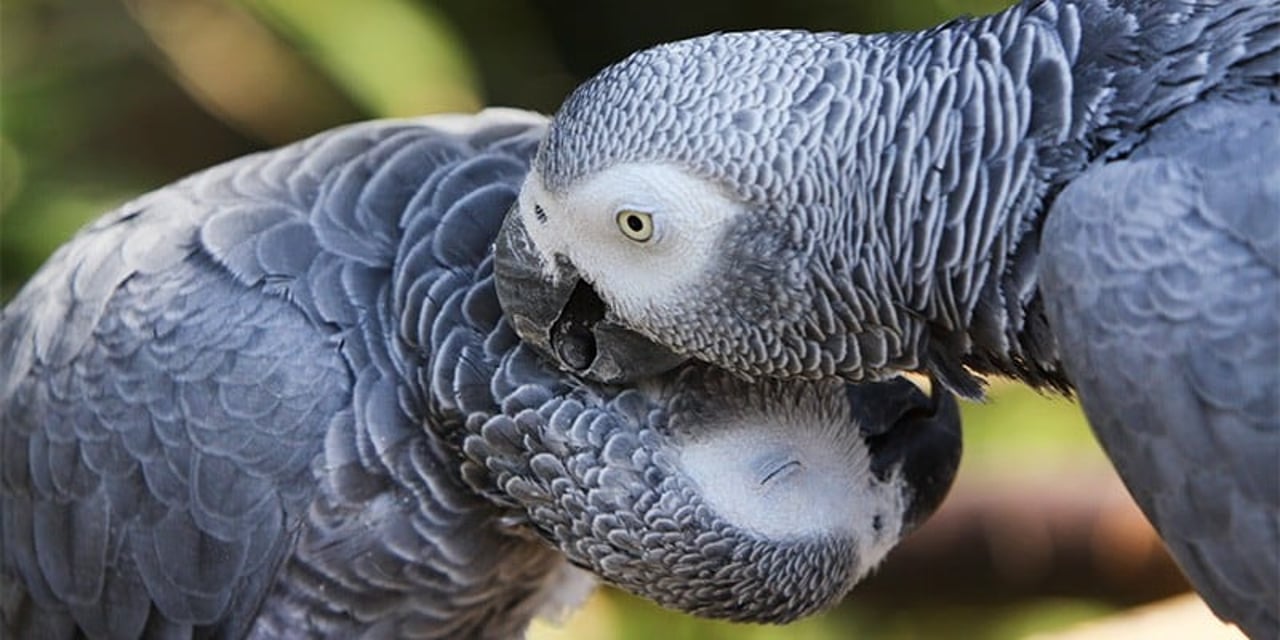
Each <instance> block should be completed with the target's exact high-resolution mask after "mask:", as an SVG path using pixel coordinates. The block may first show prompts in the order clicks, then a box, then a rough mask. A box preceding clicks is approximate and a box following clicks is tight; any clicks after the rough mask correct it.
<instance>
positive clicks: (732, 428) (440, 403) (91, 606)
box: [0, 111, 960, 640]
mask: <svg viewBox="0 0 1280 640" xmlns="http://www.w3.org/2000/svg"><path fill="white" fill-rule="evenodd" d="M544 129H545V119H544V118H541V117H539V116H534V115H531V114H524V113H520V112H512V111H491V112H487V113H485V114H481V115H478V116H474V117H432V118H425V119H421V120H412V121H386V122H374V123H365V124H361V125H355V126H351V127H346V128H342V129H339V130H336V131H333V132H328V133H324V134H321V135H318V136H315V137H313V138H311V139H308V140H306V141H303V142H300V143H298V144H295V145H291V146H288V147H285V148H283V149H279V150H276V151H271V152H267V153H262V154H256V155H253V156H249V157H246V158H242V159H239V160H236V161H233V162H230V163H227V164H224V165H221V166H218V167H215V168H212V169H209V170H207V171H204V172H201V173H199V174H196V175H194V176H191V177H190V178H187V179H185V180H182V181H180V182H178V183H175V184H173V185H170V186H167V187H164V188H162V189H159V190H157V191H154V192H152V193H150V194H147V195H145V196H143V197H141V198H139V199H137V200H135V201H133V202H130V203H128V204H125V205H124V206H122V207H121V208H120V209H118V210H117V211H115V212H112V213H110V214H108V215H106V216H105V217H103V218H102V219H100V220H99V221H98V222H96V223H94V224H92V225H91V226H90V227H88V228H87V229H85V230H84V231H83V232H81V233H80V234H79V235H77V236H76V237H75V238H74V239H72V240H71V241H70V242H69V243H67V244H66V245H65V246H63V247H62V248H61V249H59V251H58V252H57V253H56V254H55V255H54V256H53V257H51V258H50V260H49V262H48V263H46V264H45V265H44V267H42V268H41V270H40V271H39V272H38V273H37V274H36V275H35V276H34V277H33V278H32V279H31V281H30V282H28V283H27V284H26V286H25V287H24V288H23V289H22V291H21V292H20V293H19V294H18V295H17V297H16V298H15V299H14V300H13V301H11V302H10V303H9V304H8V306H6V307H5V308H4V309H3V311H0V361H3V363H4V366H3V368H0V420H2V423H0V453H2V455H3V458H2V460H0V543H2V545H3V546H2V549H0V634H2V635H3V637H5V638H13V639H15V640H20V639H22V640H25V639H31V640H55V639H58V638H83V637H88V638H136V637H146V638H188V637H200V638H239V637H256V638H281V637H287V638H304V637H329V638H352V637H386V638H512V637H519V636H520V635H522V633H523V631H524V629H525V627H526V626H527V625H528V624H529V622H530V620H531V619H532V618H533V617H534V616H535V615H536V614H539V613H548V612H555V611H556V610H557V609H561V608H563V607H565V606H569V605H572V604H574V603H575V602H576V601H577V600H580V599H581V597H582V596H584V595H585V593H586V590H587V589H589V588H590V587H591V586H592V585H593V584H594V582H593V580H592V579H591V577H590V576H591V575H594V576H597V577H598V578H600V579H601V580H604V581H606V582H609V583H612V584H615V585H618V586H620V587H622V588H624V589H627V590H629V591H631V592H633V593H637V594H639V595H642V596H645V597H648V598H650V599H653V600H655V601H657V602H659V603H660V604H663V605H666V606H668V607H672V608H676V609H680V610H683V611H688V612H692V613H695V614H699V615H704V616H712V617H719V618H728V619H733V620H752V621H767V622H785V621H789V620H793V619H795V618H796V617H799V616H802V615H806V614H809V613H813V612H814V611H817V610H820V609H822V608H824V607H827V606H830V605H832V604H834V603H835V602H837V601H838V600H839V599H840V597H841V596H843V595H844V594H845V593H846V592H847V591H848V590H849V588H850V587H851V586H852V585H853V584H854V583H855V582H856V581H858V580H859V579H860V578H861V577H863V576H864V575H865V574H866V572H867V571H869V570H870V569H871V568H872V567H874V566H875V565H876V564H877V563H878V562H879V561H880V560H881V559H882V558H883V557H884V555H885V553H886V552H887V551H888V550H889V549H890V548H891V547H892V546H893V545H894V544H896V542H897V541H898V540H899V539H900V538H901V537H902V536H903V535H905V534H906V533H907V532H908V531H909V530H911V529H912V528H913V527H915V526H916V525H918V524H919V523H920V522H921V521H923V519H924V518H926V517H927V516H928V515H929V514H930V513H931V512H932V511H933V510H934V508H936V506H937V505H938V503H939V501H940V500H941V499H942V497H943V495H944V494H945V493H946V491H947V488H948V487H949V486H950V483H951V479H952V477H953V476H954V473H955V469H956V464H957V462H958V455H959V451H960V449H959V446H960V443H959V434H958V428H959V417H958V413H957V409H956V406H955V403H954V401H953V400H952V399H951V398H950V396H948V395H946V394H945V393H936V394H934V396H933V398H932V399H930V398H926V397H925V396H924V395H923V394H921V393H920V392H919V391H918V390H917V389H916V388H915V387H914V386H912V385H911V384H910V383H907V382H905V381H902V380H896V381H889V382H886V383H883V384H872V385H847V384H844V383H841V382H836V381H826V382H811V383H789V382H766V381H762V382H756V383H750V382H745V381H742V380H740V379H738V378H736V377H733V376H731V375H728V374H726V373H724V372H719V371H716V370H714V369H711V368H708V367H705V366H696V365H695V366H687V367H683V368H682V369H681V370H679V371H673V372H671V373H669V374H665V375H662V376H658V377H654V378H650V379H646V380H643V381H639V382H637V383H635V384H633V385H629V386H609V385H602V384H598V383H592V382H589V381H583V380H580V379H577V378H576V377H574V376H572V375H566V374H564V373H561V372H559V371H557V370H556V369H555V368H554V367H553V366H550V365H549V364H547V363H545V362H544V361H543V360H542V359H541V358H540V357H539V356H538V355H537V353H536V352H535V351H534V350H532V349H530V348H528V347H526V346H524V345H523V344H522V343H521V342H520V341H519V340H518V338H517V337H516V335H515V334H514V333H513V332H512V331H511V329H510V327H509V325H508V324H507V322H506V319H505V317H504V316H503V314H502V311H501V309H500V307H499V304H498V300H497V298H496V292H495V288H494V282H493V271H492V266H493V255H492V251H491V250H492V246H493V239H494V237H495V236H496V235H497V233H498V229H499V226H500V224H501V222H502V219H503V216H504V215H505V213H506V212H507V210H508V208H509V207H510V205H511V203H512V202H513V200H514V199H515V196H516V192H517V190H518V187H519V184H520V181H521V180H522V179H523V177H524V175H525V172H526V170H527V167H528V163H529V161H530V158H531V156H532V153H533V150H534V148H535V146H536V144H537V141H538V140H539V138H540V137H541V135H542V132H543V131H544ZM583 570H585V571H583Z"/></svg>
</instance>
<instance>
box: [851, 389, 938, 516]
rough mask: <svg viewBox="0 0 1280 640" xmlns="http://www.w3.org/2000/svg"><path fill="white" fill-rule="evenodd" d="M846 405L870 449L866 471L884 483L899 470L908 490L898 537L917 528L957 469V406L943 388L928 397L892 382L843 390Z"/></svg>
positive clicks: (931, 513)
mask: <svg viewBox="0 0 1280 640" xmlns="http://www.w3.org/2000/svg"><path fill="white" fill-rule="evenodd" d="M846 389H847V393H848V395H849V402H850V406H852V407H853V410H854V415H855V416H857V417H858V419H859V424H860V425H862V432H863V434H864V436H865V437H866V439H867V446H868V448H869V449H870V451H871V471H872V473H874V474H875V475H876V477H878V478H881V479H884V478H886V477H887V476H888V475H889V474H891V473H893V471H894V469H900V473H901V474H902V477H903V478H905V479H906V481H907V484H908V485H909V486H910V487H911V489H912V494H911V496H909V499H910V504H909V505H908V507H907V512H906V515H905V516H904V517H903V532H902V533H903V535H906V534H907V533H909V532H910V531H912V530H914V529H915V528H917V527H919V526H920V525H921V524H923V523H924V521H925V520H928V519H929V516H931V515H933V512H934V511H936V510H937V509H938V506H939V505H941V504H942V500H943V499H944V498H946V497H947V492H949V491H950V490H951V484H952V482H953V481H954V480H955V477H956V470H957V469H958V468H959V466H960V453H961V450H962V446H961V434H960V406H959V405H958V404H957V403H956V398H955V396H954V395H952V394H951V393H950V392H949V391H947V390H946V389H945V388H944V387H943V385H941V384H934V385H933V394H932V397H930V396H926V395H925V394H924V392H923V391H921V390H920V388H919V387H917V386H916V385H914V384H912V383H911V382H909V381H907V380H905V379H902V378H894V379H891V380H885V381H882V382H874V383H862V384H851V385H848V386H847V387H846Z"/></svg>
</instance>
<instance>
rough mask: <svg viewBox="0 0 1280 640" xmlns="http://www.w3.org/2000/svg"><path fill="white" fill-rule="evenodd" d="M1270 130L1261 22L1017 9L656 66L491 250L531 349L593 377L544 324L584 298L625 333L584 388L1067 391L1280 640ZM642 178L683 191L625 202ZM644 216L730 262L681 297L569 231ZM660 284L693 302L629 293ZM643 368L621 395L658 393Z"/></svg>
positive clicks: (578, 139) (590, 110)
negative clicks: (1011, 382)
mask: <svg viewBox="0 0 1280 640" xmlns="http://www.w3.org/2000/svg"><path fill="white" fill-rule="evenodd" d="M1277 105H1280V4H1277V3H1276V2H1274V1H1273V0H1267V1H1263V2H1256V1H1253V0H1212V1H1206V2H1196V1H1186V0H1028V1H1025V2H1020V3H1018V4H1016V5H1015V6H1013V7H1011V8H1009V9H1008V10H1006V11H1003V12H1000V13H998V14H995V15H992V16H988V17H983V18H975V19H965V20H957V21H953V22H950V23H948V24H945V25H942V26H939V27H937V28H934V29H929V30H925V31H920V32H913V33H893V34H874V35H866V36H860V35H850V34H837V33H821V34H813V33H805V32H798V31H764V32H752V33H728V34H714V35H710V36H705V37H701V38H695V39H692V40H687V41H683V42H677V43H671V44H666V45H661V46H658V47H654V48H653V49H650V50H647V51H642V52H639V53H637V54H634V55H632V56H630V57H628V58H627V59H625V60H623V61H621V62H619V63H618V64H616V65H613V66H611V67H609V68H607V69H605V70H603V71H602V72H601V73H600V74H598V75H597V76H596V77H594V78H592V79H591V80H589V81H588V82H586V83H584V84H583V85H582V86H581V87H579V88H578V89H577V90H576V91H575V92H574V93H573V95H571V96H570V97H569V99H568V100H567V101H566V102H565V104H564V105H563V106H562V108H561V109H560V111H559V112H558V113H557V114H556V116H555V118H554V120H553V122H552V125H551V128H550V130H549V131H548V134H547V137H546V139H545V140H544V142H543V144H542V146H541V147H540V149H539V152H538V156H537V159H536V161H535V164H534V171H533V173H532V175H531V176H530V178H529V180H527V181H526V183H525V187H524V188H523V190H522V194H521V200H520V203H521V204H520V206H519V207H517V209H515V210H513V211H512V213H511V214H510V216H509V221H508V223H507V224H506V225H504V229H503V235H502V237H501V238H500V240H499V247H514V248H516V249H518V251H517V250H515V249H513V250H512V251H511V255H512V256H513V259H512V260H511V262H512V263H514V264H517V265H518V267H511V268H508V269H506V270H505V271H502V272H500V273H499V282H498V284H499V293H500V295H501V294H502V292H503V291H504V286H506V285H504V283H509V284H510V286H509V287H506V288H507V289H510V288H518V289H521V290H523V291H525V293H524V294H523V295H522V296H514V295H510V296H507V298H506V299H504V304H505V305H506V307H507V312H508V314H510V315H511V316H512V317H515V318H520V319H522V320H523V321H522V322H519V323H517V324H516V328H517V330H518V331H519V332H520V333H521V336H522V338H524V339H525V340H527V341H528V342H529V343H530V344H533V345H537V346H539V347H541V348H542V350H543V351H544V355H545V356H546V357H548V358H552V359H556V360H558V361H559V362H560V365H561V367H562V368H565V369H567V370H573V371H578V372H580V373H581V374H583V375H586V376H588V377H592V376H593V371H592V370H591V369H588V368H584V367H582V366H580V364H579V363H576V362H574V361H572V360H571V359H569V358H565V357H563V356H561V355H560V349H559V346H560V345H559V344H557V335H558V334H556V333H554V331H553V330H554V329H555V327H556V326H557V323H562V322H563V318H564V317H571V318H577V316H575V315H574V314H575V313H576V311H575V309H574V308H573V307H572V305H570V304H568V303H565V302H563V301H560V302H555V301H554V300H556V299H557V298H556V296H558V295H559V292H560V291H561V290H562V289H563V288H564V283H566V282H567V283H570V284H571V285H573V286H575V287H578V288H579V289H583V290H589V295H590V296H592V297H593V299H594V300H596V301H598V302H600V304H599V305H598V306H600V307H604V308H605V310H604V311H603V312H601V313H600V314H597V315H602V316H603V317H604V318H605V320H601V321H600V322H601V323H603V322H605V321H606V320H607V321H608V322H610V323H612V324H613V326H616V327H622V328H625V329H627V330H628V331H630V332H631V333H632V334H634V336H633V337H634V338H635V339H634V341H633V342H628V341H625V340H612V341H610V340H603V339H598V340H596V342H595V343H594V344H593V345H591V346H592V347H593V348H594V349H595V355H594V356H593V357H594V358H595V359H596V360H603V359H608V360H611V361H614V362H630V361H639V360H640V359H641V358H643V357H644V356H645V355H646V354H647V353H649V352H651V351H654V350H658V349H668V350H671V351H672V352H674V353H675V354H677V355H680V356H683V357H689V358H693V359H696V360H700V361H703V362H707V363H711V364H714V365H717V366H720V367H723V368H725V369H728V370H731V371H733V372H735V373H737V374H738V375H742V376H746V377H752V378H806V379H813V378H828V377H838V378H843V379H846V380H863V379H880V378H883V377H886V376H889V375H892V374H893V373H895V372H898V371H902V370H917V371H924V372H927V373H929V374H930V375H932V376H933V377H934V378H936V379H937V380H938V381H939V382H941V383H942V384H943V385H944V386H946V387H947V388H950V389H953V390H955V391H957V392H958V393H960V394H962V395H965V396H971V397H972V396H980V395H981V393H982V386H981V376H982V375H984V374H995V375H1007V376H1011V377H1014V378H1017V379H1019V380H1021V381H1023V382H1025V383H1027V384H1030V385H1032V386H1034V387H1039V388H1048V389H1055V390H1059V391H1062V392H1066V393H1070V392H1072V391H1078V392H1079V393H1080V396H1081V399H1082V401H1083V402H1084V405H1085V407H1086V410H1087V411H1088V413H1089V415H1090V418H1091V421H1092V423H1093V424H1094V426H1095V429H1096V431H1097V432H1098V435H1099V437H1100V439H1101V440H1102V441H1103V443H1104V444H1105V445H1106V446H1107V449H1108V451H1109V453H1110V454H1111V455H1112V458H1113V461H1114V462H1115V464H1116V467H1117V468H1118V469H1119V470H1120V473H1121V475H1122V476H1124V477H1125V478H1126V480H1127V482H1128V483H1129V487H1130V489H1131V491H1132V492H1133V493H1134V494H1135V496H1137V497H1138V498H1139V502H1140V503H1141V504H1142V505H1143V507H1144V509H1146V512H1147V514H1148V515H1149V516H1150V517H1151V518H1152V519H1153V521H1154V522H1155V524H1156V526H1157V527H1158V528H1159V529H1160V531H1161V532H1162V534H1163V535H1164V536H1165V538H1166V540H1167V541H1168V542H1169V543H1170V546H1171V548H1173V550H1174V554H1175V556H1176V557H1177V558H1178V559H1179V561H1180V562H1181V563H1182V565H1183V567H1184V568H1185V569H1186V570H1187V572H1188V574H1189V575H1190V577H1191V578H1192V580H1193V582H1194V583H1195V585H1196V587H1197V588H1198V589H1199V590H1200V592H1201V593H1202V594H1204V595H1205V597H1206V599H1207V600H1208V601H1209V602H1210V604H1211V605H1212V606H1213V607H1214V610H1215V611H1217V612H1218V613H1219V614H1220V615H1222V616H1224V617H1226V618H1227V619H1230V620H1232V621H1235V622H1237V623H1239V624H1241V625H1242V626H1243V627H1244V628H1245V630H1246V632H1248V633H1249V634H1251V635H1253V636H1254V637H1257V638H1273V637H1276V636H1277V635H1280V572H1278V571H1277V566H1280V565H1278V563H1277V557H1276V552H1277V551H1276V550H1277V548H1280V534H1277V532H1276V529H1277V523H1276V515H1275V514H1277V513H1280V476H1277V474H1276V472H1275V465H1276V461H1277V460H1278V459H1280V455H1278V454H1277V450H1278V449H1280V411H1277V404H1278V403H1280V400H1278V398H1280V381H1277V379H1276V371H1277V361H1280V358H1278V355H1280V354H1278V352H1280V346H1278V345H1280V331H1277V325H1276V323H1275V320H1274V318H1275V317H1276V313H1275V305H1276V295H1277V294H1276V291H1277V287H1280V285H1278V284H1277V283H1278V282H1280V268H1278V264H1280V263H1278V261H1280V225H1278V224H1277V216H1278V215H1280V204H1278V202H1277V194H1276V186H1275V185H1276V184H1280V180H1278V179H1277V175H1276V168H1277V166H1278V165H1277V158H1278V157H1280V154H1277V153H1276V147H1275V145H1274V136H1275V133H1274V127H1273V126H1272V125H1271V124H1270V123H1272V122H1274V121H1275V120H1276V118H1277V115H1276V114H1277V110H1278V109H1280V107H1278V106H1277ZM1245 123H1248V124H1245ZM1250 127H1253V128H1250ZM1214 138H1229V139H1231V140H1233V141H1234V142H1232V143H1230V144H1227V143H1222V142H1219V143H1214V142H1213V139H1214ZM655 166H658V167H662V168H664V169H665V170H666V171H668V173H666V174H663V175H664V176H668V178H669V176H670V174H671V173H677V174H678V175H680V176H681V177H682V178H685V179H687V184H686V183H684V182H682V183H681V185H680V188H679V189H674V188H673V189H671V192H670V193H665V192H663V189H664V185H658V186H654V187H652V188H649V189H648V191H647V192H643V193H642V192H640V191H639V190H638V189H632V188H631V187H629V184H630V183H628V181H627V180H628V179H634V180H639V178H638V177H637V176H640V175H647V174H644V173H643V172H644V171H651V170H652V169H653V167H655ZM602 184H607V185H609V186H610V187H611V188H612V191H611V192H610V193H609V196H608V197H606V196H602V195H599V192H600V191H601V190H603V188H602V187H601V186H600V185H602ZM689 185H693V186H689ZM655 191H657V192H659V195H656V196H655V195H653V192H655ZM690 193H696V194H697V195H699V196H700V198H701V199H696V198H689V197H686V196H688V195H689V194H690ZM610 197H611V198H613V200H609V198H610ZM695 200H696V202H698V203H702V204H704V205H705V206H704V208H701V209H699V208H697V207H693V206H685V205H684V204H683V203H685V202H692V201H695ZM637 202H638V203H640V204H644V203H646V202H657V203H658V205H657V206H656V207H655V208H656V209H657V210H656V211H654V212H650V213H652V217H653V225H654V226H659V225H660V223H661V222H662V220H663V219H664V216H665V219H666V220H673V221H674V222H671V223H669V225H668V226H667V227H666V228H665V231H666V233H668V234H669V235H668V236H667V237H668V238H671V237H677V236H678V237H677V240H683V241H684V242H686V243H687V244H697V245H698V246H699V247H704V248H705V247H709V249H707V251H708V253H709V254H712V255H714V256H715V257H714V259H708V260H707V262H706V264H705V265H700V270H696V271H695V270H694V269H692V268H688V269H685V270H683V271H682V270H681V269H680V266H679V265H678V264H671V263H669V262H663V259H664V257H665V254H663V253H662V246H663V240H662V239H661V237H660V236H657V235H655V236H654V237H655V238H659V239H658V240H654V241H652V242H649V243H648V244H646V245H644V246H643V247H641V248H637V247H635V246H633V245H627V244H624V242H625V241H624V240H621V239H619V240H617V242H618V244H617V245H612V244H608V242H609V241H610V240H611V239H614V236H618V234H614V236H608V235H605V233H604V232H598V233H597V234H596V235H586V232H584V233H583V234H577V233H576V232H575V230H576V229H580V228H586V229H592V230H596V229H607V228H608V224H609V223H610V221H612V219H613V218H612V216H614V215H616V214H617V212H618V210H619V207H625V206H634V205H635V204H636V203H637ZM670 203H675V204H670ZM706 203H711V204H706ZM610 207H613V208H610ZM690 211H693V212H695V213H696V214H697V215H699V216H702V218H699V219H696V220H695V219H693V218H694V215H695V213H689V212H690ZM1060 217H1062V218H1067V219H1065V220H1058V221H1056V222H1055V218H1060ZM593 224H594V225H596V226H592V225H593ZM681 224H683V225H684V226H680V225H681ZM699 225H703V226H702V227H699ZM1046 225H1048V226H1046ZM1053 225H1058V226H1056V227H1055V226H1053ZM704 227H709V228H711V229H713V231H714V234H712V233H711V232H703V231H699V230H698V229H700V228H704ZM698 233H703V235H697V234H698ZM680 234H685V236H688V237H684V236H681V235H680ZM584 238H585V239H586V240H585V241H584V240H583V239H584ZM689 238H693V239H692V240H690V239H689ZM600 245H603V246H606V247H608V250H599V251H596V250H594V249H592V248H591V247H595V246H600ZM678 246H684V245H678ZM644 247H648V248H651V250H646V248H644ZM614 249H616V251H613V250H614ZM610 251H612V253H610ZM626 251H631V252H632V253H624V252H626ZM615 254H617V255H627V256H628V258H629V260H625V261H624V260H613V261H611V260H610V259H609V256H611V255H615ZM641 261H643V264H644V267H641V269H645V270H648V271H650V272H652V271H653V270H654V269H657V268H667V267H670V268H671V269H672V271H673V272H675V273H677V274H679V275H680V276H681V278H679V279H677V278H673V279H672V281H673V282H677V283H678V284H679V286H680V287H681V288H680V290H679V291H680V294H681V295H670V296H666V297H662V296H664V295H666V294H667V293H668V292H667V291H666V290H662V289H659V288H653V289H649V290H646V291H644V292H638V291H637V289H639V288H640V287H637V286H635V282H636V278H634V277H632V276H635V275H636V273H635V271H636V269H635V268H633V267H631V266H629V265H633V264H640V263H641ZM504 264H505V263H504ZM499 266H503V264H500V265H499ZM530 273H532V274H536V277H534V278H532V279H531V278H530V277H529V276H528V274H530ZM553 273H554V277H553V276H552V275H548V274H553ZM538 279H541V280H542V281H543V282H542V283H541V284H542V285H544V286H543V288H542V289H541V290H538V289H537V287H535V286H533V285H534V284H536V281H537V280H538ZM531 280H532V281H531ZM653 291H658V293H652V292H653ZM540 300H553V301H551V302H540ZM587 322H588V323H589V322H590V318H588V319H587ZM580 333H583V334H585V333H587V332H580ZM636 345H639V346H636ZM636 369H637V370H638V371H636V372H631V373H632V375H613V376H612V377H610V378H608V379H611V380H615V381H616V380H622V381H627V380H633V379H635V378H637V377H639V376H640V375H649V374H651V373H652V370H651V369H650V368H649V367H648V363H646V364H645V365H643V366H637V367H636ZM625 373H626V372H624V374H625ZM597 377H599V378H600V379H606V378H604V377H603V376H597ZM1210 465H1212V469H1210V468H1209V466H1210ZM1221 469H1230V471H1221ZM1190 479H1194V480H1193V481H1192V484H1193V485H1194V486H1188V485H1187V482H1188V481H1190ZM1228 516H1229V519H1230V523H1229V525H1228V526H1227V527H1226V528H1225V530H1224V531H1223V532H1222V533H1221V534H1218V533H1209V532H1208V530H1209V529H1210V528H1212V527H1213V526H1214V525H1212V524H1210V523H1211V522H1213V521H1214V520H1215V519H1216V518H1219V517H1228ZM1259 567H1263V568H1262V569H1259ZM1257 573H1265V574H1266V575H1264V576H1257V575H1255V574H1257Z"/></svg>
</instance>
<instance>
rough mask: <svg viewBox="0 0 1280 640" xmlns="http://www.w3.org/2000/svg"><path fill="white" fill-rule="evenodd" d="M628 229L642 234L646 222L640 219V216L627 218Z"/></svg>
mask: <svg viewBox="0 0 1280 640" xmlns="http://www.w3.org/2000/svg"><path fill="white" fill-rule="evenodd" d="M627 228H628V229H630V230H632V231H634V232H636V233H640V231H641V230H643V229H644V221H643V220H641V219H640V216H627Z"/></svg>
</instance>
